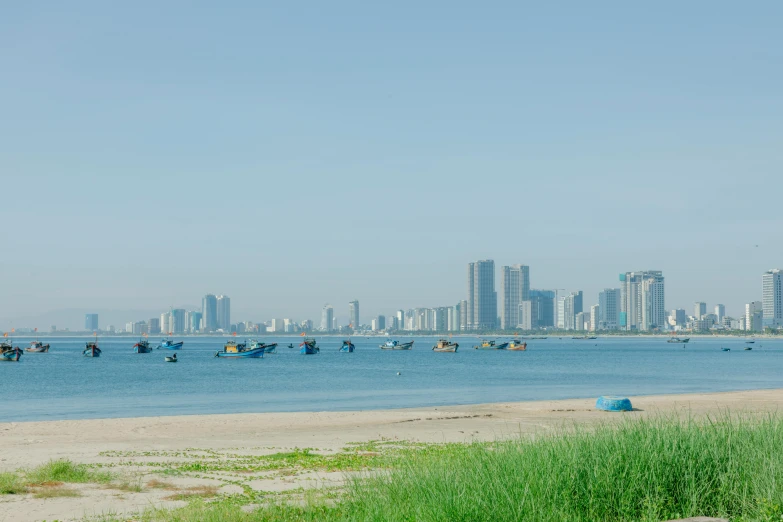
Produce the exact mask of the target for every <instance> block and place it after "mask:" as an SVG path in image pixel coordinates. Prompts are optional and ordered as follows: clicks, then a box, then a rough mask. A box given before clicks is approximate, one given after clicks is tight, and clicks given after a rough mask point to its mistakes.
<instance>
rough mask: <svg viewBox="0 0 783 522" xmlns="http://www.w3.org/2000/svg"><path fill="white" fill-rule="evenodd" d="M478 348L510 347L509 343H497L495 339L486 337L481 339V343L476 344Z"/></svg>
mask: <svg viewBox="0 0 783 522" xmlns="http://www.w3.org/2000/svg"><path fill="white" fill-rule="evenodd" d="M473 348H475V349H476V350H505V349H506V348H508V343H501V344H497V343H495V341H487V340H486V339H485V340H483V341H481V344H479V345H477V346H474V347H473Z"/></svg>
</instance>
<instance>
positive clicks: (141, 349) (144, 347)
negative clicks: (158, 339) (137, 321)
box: [133, 339, 152, 353]
mask: <svg viewBox="0 0 783 522" xmlns="http://www.w3.org/2000/svg"><path fill="white" fill-rule="evenodd" d="M133 351H134V353H150V352H151V351H152V348H150V342H149V341H148V340H146V339H141V340H139V342H137V343H136V344H134V345H133Z"/></svg>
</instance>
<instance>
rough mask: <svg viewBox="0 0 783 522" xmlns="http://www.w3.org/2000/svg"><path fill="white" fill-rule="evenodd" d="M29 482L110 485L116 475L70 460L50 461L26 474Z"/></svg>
mask: <svg viewBox="0 0 783 522" xmlns="http://www.w3.org/2000/svg"><path fill="white" fill-rule="evenodd" d="M25 478H26V479H27V482H29V483H31V484H43V483H46V482H68V483H87V482H90V483H96V484H108V483H109V482H111V481H112V480H113V479H114V475H113V474H111V473H108V472H105V471H94V470H92V469H91V468H90V467H89V466H87V465H85V464H74V463H73V462H71V461H70V460H63V459H60V460H50V461H49V462H47V463H46V464H42V465H40V466H38V467H37V468H33V469H31V470H29V471H27V472H26V473H25Z"/></svg>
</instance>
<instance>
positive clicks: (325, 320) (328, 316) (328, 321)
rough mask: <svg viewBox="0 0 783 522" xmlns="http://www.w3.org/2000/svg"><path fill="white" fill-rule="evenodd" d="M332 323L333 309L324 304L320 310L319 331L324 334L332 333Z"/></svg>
mask: <svg viewBox="0 0 783 522" xmlns="http://www.w3.org/2000/svg"><path fill="white" fill-rule="evenodd" d="M333 323H334V308H333V307H332V305H330V304H325V305H324V307H323V308H322V309H321V330H322V331H324V332H330V331H332V328H333V326H332V324H333Z"/></svg>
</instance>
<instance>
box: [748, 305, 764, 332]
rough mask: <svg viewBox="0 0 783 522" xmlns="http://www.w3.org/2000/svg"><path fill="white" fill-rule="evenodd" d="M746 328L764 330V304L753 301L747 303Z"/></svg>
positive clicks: (751, 330) (757, 330)
mask: <svg viewBox="0 0 783 522" xmlns="http://www.w3.org/2000/svg"><path fill="white" fill-rule="evenodd" d="M745 330H747V331H750V332H761V331H763V330H764V305H763V304H762V302H761V301H753V302H750V303H747V304H746V305H745Z"/></svg>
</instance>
